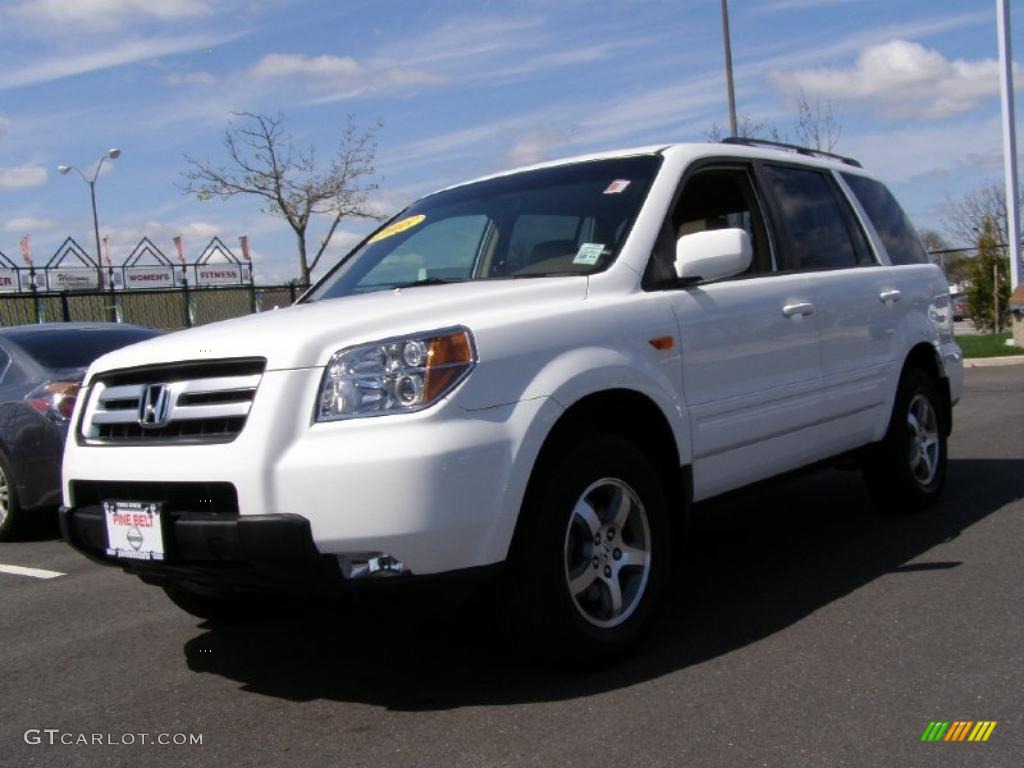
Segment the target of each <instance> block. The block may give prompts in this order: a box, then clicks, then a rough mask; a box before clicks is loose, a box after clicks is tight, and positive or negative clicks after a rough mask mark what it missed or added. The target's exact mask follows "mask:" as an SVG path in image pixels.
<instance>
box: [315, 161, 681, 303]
mask: <svg viewBox="0 0 1024 768" xmlns="http://www.w3.org/2000/svg"><path fill="white" fill-rule="evenodd" d="M660 164H661V158H660V157H658V156H654V155H644V156H638V157H626V158H618V159H614V160H596V161H590V162H584V163H576V164H573V165H562V166H557V167H554V168H544V169H541V170H536V171H525V172H522V173H516V174H512V175H510V176H503V177H500V178H497V179H491V180H489V181H481V182H478V183H476V184H469V185H466V186H463V187H457V188H455V189H450V190H447V191H445V192H438V193H437V194H434V195H430V196H429V197H425V198H423V199H422V200H420V201H419V202H418V203H415V204H414V205H412V206H410V207H409V208H408V209H406V210H405V211H403V212H402V213H401V214H399V216H397V217H396V218H395V219H394V220H392V221H391V222H390V223H389V224H387V225H386V226H384V227H382V228H381V229H379V230H378V231H377V232H376V233H374V235H373V236H372V237H370V238H369V239H368V240H366V241H365V242H364V243H363V244H362V245H361V246H360V247H359V248H357V249H356V250H355V251H353V252H352V253H351V254H349V256H348V257H347V258H346V259H344V260H343V261H342V262H341V263H340V264H339V265H338V267H336V268H335V269H334V271H333V272H331V273H330V274H328V275H327V277H325V278H324V280H323V281H322V282H321V283H320V284H319V285H318V286H316V287H315V288H314V289H313V290H312V291H311V292H310V295H309V296H308V297H307V298H306V300H307V301H316V300H319V299H333V298H337V297H339V296H349V295H352V294H357V293H369V292H371V291H380V290H386V289H389V288H398V287H409V286H414V285H432V284H436V283H446V282H461V281H465V280H493V279H500V278H517V277H545V276H550V275H586V274H590V273H592V272H598V271H600V270H602V269H605V268H606V267H607V266H608V265H609V264H611V262H612V261H614V260H615V257H616V256H617V255H618V252H619V248H621V246H622V243H623V242H624V241H625V239H626V236H627V235H628V234H629V229H630V227H631V226H632V223H633V219H634V218H635V217H636V214H637V213H638V212H639V210H640V206H641V204H642V203H643V200H644V197H645V195H646V194H647V190H648V189H649V187H650V185H651V181H652V180H653V179H654V175H655V174H656V173H657V171H658V167H659V166H660Z"/></svg>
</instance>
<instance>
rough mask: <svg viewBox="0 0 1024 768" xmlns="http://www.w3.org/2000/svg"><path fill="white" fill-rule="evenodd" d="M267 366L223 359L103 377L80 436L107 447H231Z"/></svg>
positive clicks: (96, 386)
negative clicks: (139, 444) (132, 444)
mask: <svg viewBox="0 0 1024 768" xmlns="http://www.w3.org/2000/svg"><path fill="white" fill-rule="evenodd" d="M265 365H266V361H265V360H262V359H256V360H254V359H244V360H221V361H215V362H210V363H207V362H200V363H180V364H176V365H163V366H147V367H145V368H135V369H130V370H123V371H112V372H109V373H104V374H101V375H99V376H97V377H96V380H95V382H94V384H93V386H92V388H91V391H90V396H89V401H88V403H87V404H86V407H85V412H84V413H83V415H82V429H81V436H82V437H83V438H85V439H86V440H88V441H93V442H103V443H129V442H131V443H145V444H153V443H160V444H166V443H184V442H189V443H217V442H230V441H231V440H234V439H235V437H237V436H238V434H239V433H240V432H241V431H242V428H243V427H244V426H245V422H246V419H247V418H248V416H249V409H250V408H251V407H252V401H253V399H254V398H255V396H256V390H257V388H258V387H259V383H260V379H261V377H262V375H263V369H264V367H265Z"/></svg>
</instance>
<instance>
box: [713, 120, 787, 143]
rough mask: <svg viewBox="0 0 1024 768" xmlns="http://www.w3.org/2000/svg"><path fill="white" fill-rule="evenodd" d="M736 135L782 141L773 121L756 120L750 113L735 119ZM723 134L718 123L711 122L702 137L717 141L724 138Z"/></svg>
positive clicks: (745, 137)
mask: <svg viewBox="0 0 1024 768" xmlns="http://www.w3.org/2000/svg"><path fill="white" fill-rule="evenodd" d="M736 135H737V136H739V137H741V138H744V139H771V140H772V141H782V138H781V137H780V134H779V129H778V126H776V125H775V123H773V122H772V121H771V120H768V119H764V120H756V119H755V118H753V117H751V116H750V115H741V116H740V118H739V120H737V121H736ZM725 136H726V133H725V131H724V129H723V128H722V126H720V125H719V124H718V123H712V124H711V128H709V129H708V130H706V131H704V137H705V138H706V139H707V140H708V141H715V142H718V141H721V140H722V139H724V138H725Z"/></svg>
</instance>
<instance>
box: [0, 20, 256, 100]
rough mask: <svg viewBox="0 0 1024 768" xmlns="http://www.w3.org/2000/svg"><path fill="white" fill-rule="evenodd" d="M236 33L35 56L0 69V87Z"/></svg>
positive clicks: (199, 45) (33, 82)
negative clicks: (49, 55) (4, 69)
mask: <svg viewBox="0 0 1024 768" xmlns="http://www.w3.org/2000/svg"><path fill="white" fill-rule="evenodd" d="M240 36H241V33H230V34H224V35H221V36H215V35H207V36H196V35H180V36H175V37H152V38H133V39H131V40H127V41H125V42H122V43H117V44H114V45H110V46H103V47H100V48H97V49H94V50H91V51H89V52H86V53H77V54H70V55H69V54H62V55H58V56H51V57H50V58H43V59H36V60H34V61H33V62H32V63H31V64H28V65H26V66H23V67H20V68H15V69H9V70H7V71H4V72H0V90H5V89H8V88H19V87H21V86H26V85H36V84H38V83H46V82H50V81H52V80H60V79H62V78H65V77H74V76H75V75H81V74H84V73H86V72H95V71H97V70H102V69H109V68H111V67H119V66H122V65H124V64H131V63H133V62H137V61H146V60H149V59H156V58H159V57H161V56H168V55H171V54H175V53H182V52H184V51H193V50H194V51H198V50H199V49H201V48H205V47H209V46H211V45H216V44H218V43H223V42H227V41H229V40H234V39H236V38H238V37H240Z"/></svg>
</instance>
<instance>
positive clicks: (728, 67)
mask: <svg viewBox="0 0 1024 768" xmlns="http://www.w3.org/2000/svg"><path fill="white" fill-rule="evenodd" d="M1004 2H1005V0H1004ZM722 35H723V36H724V38H725V87H726V90H727V91H728V94H729V135H730V136H735V135H736V133H737V130H738V129H737V127H736V91H735V89H734V88H733V83H732V42H731V40H730V39H729V2H728V0H722Z"/></svg>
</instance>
